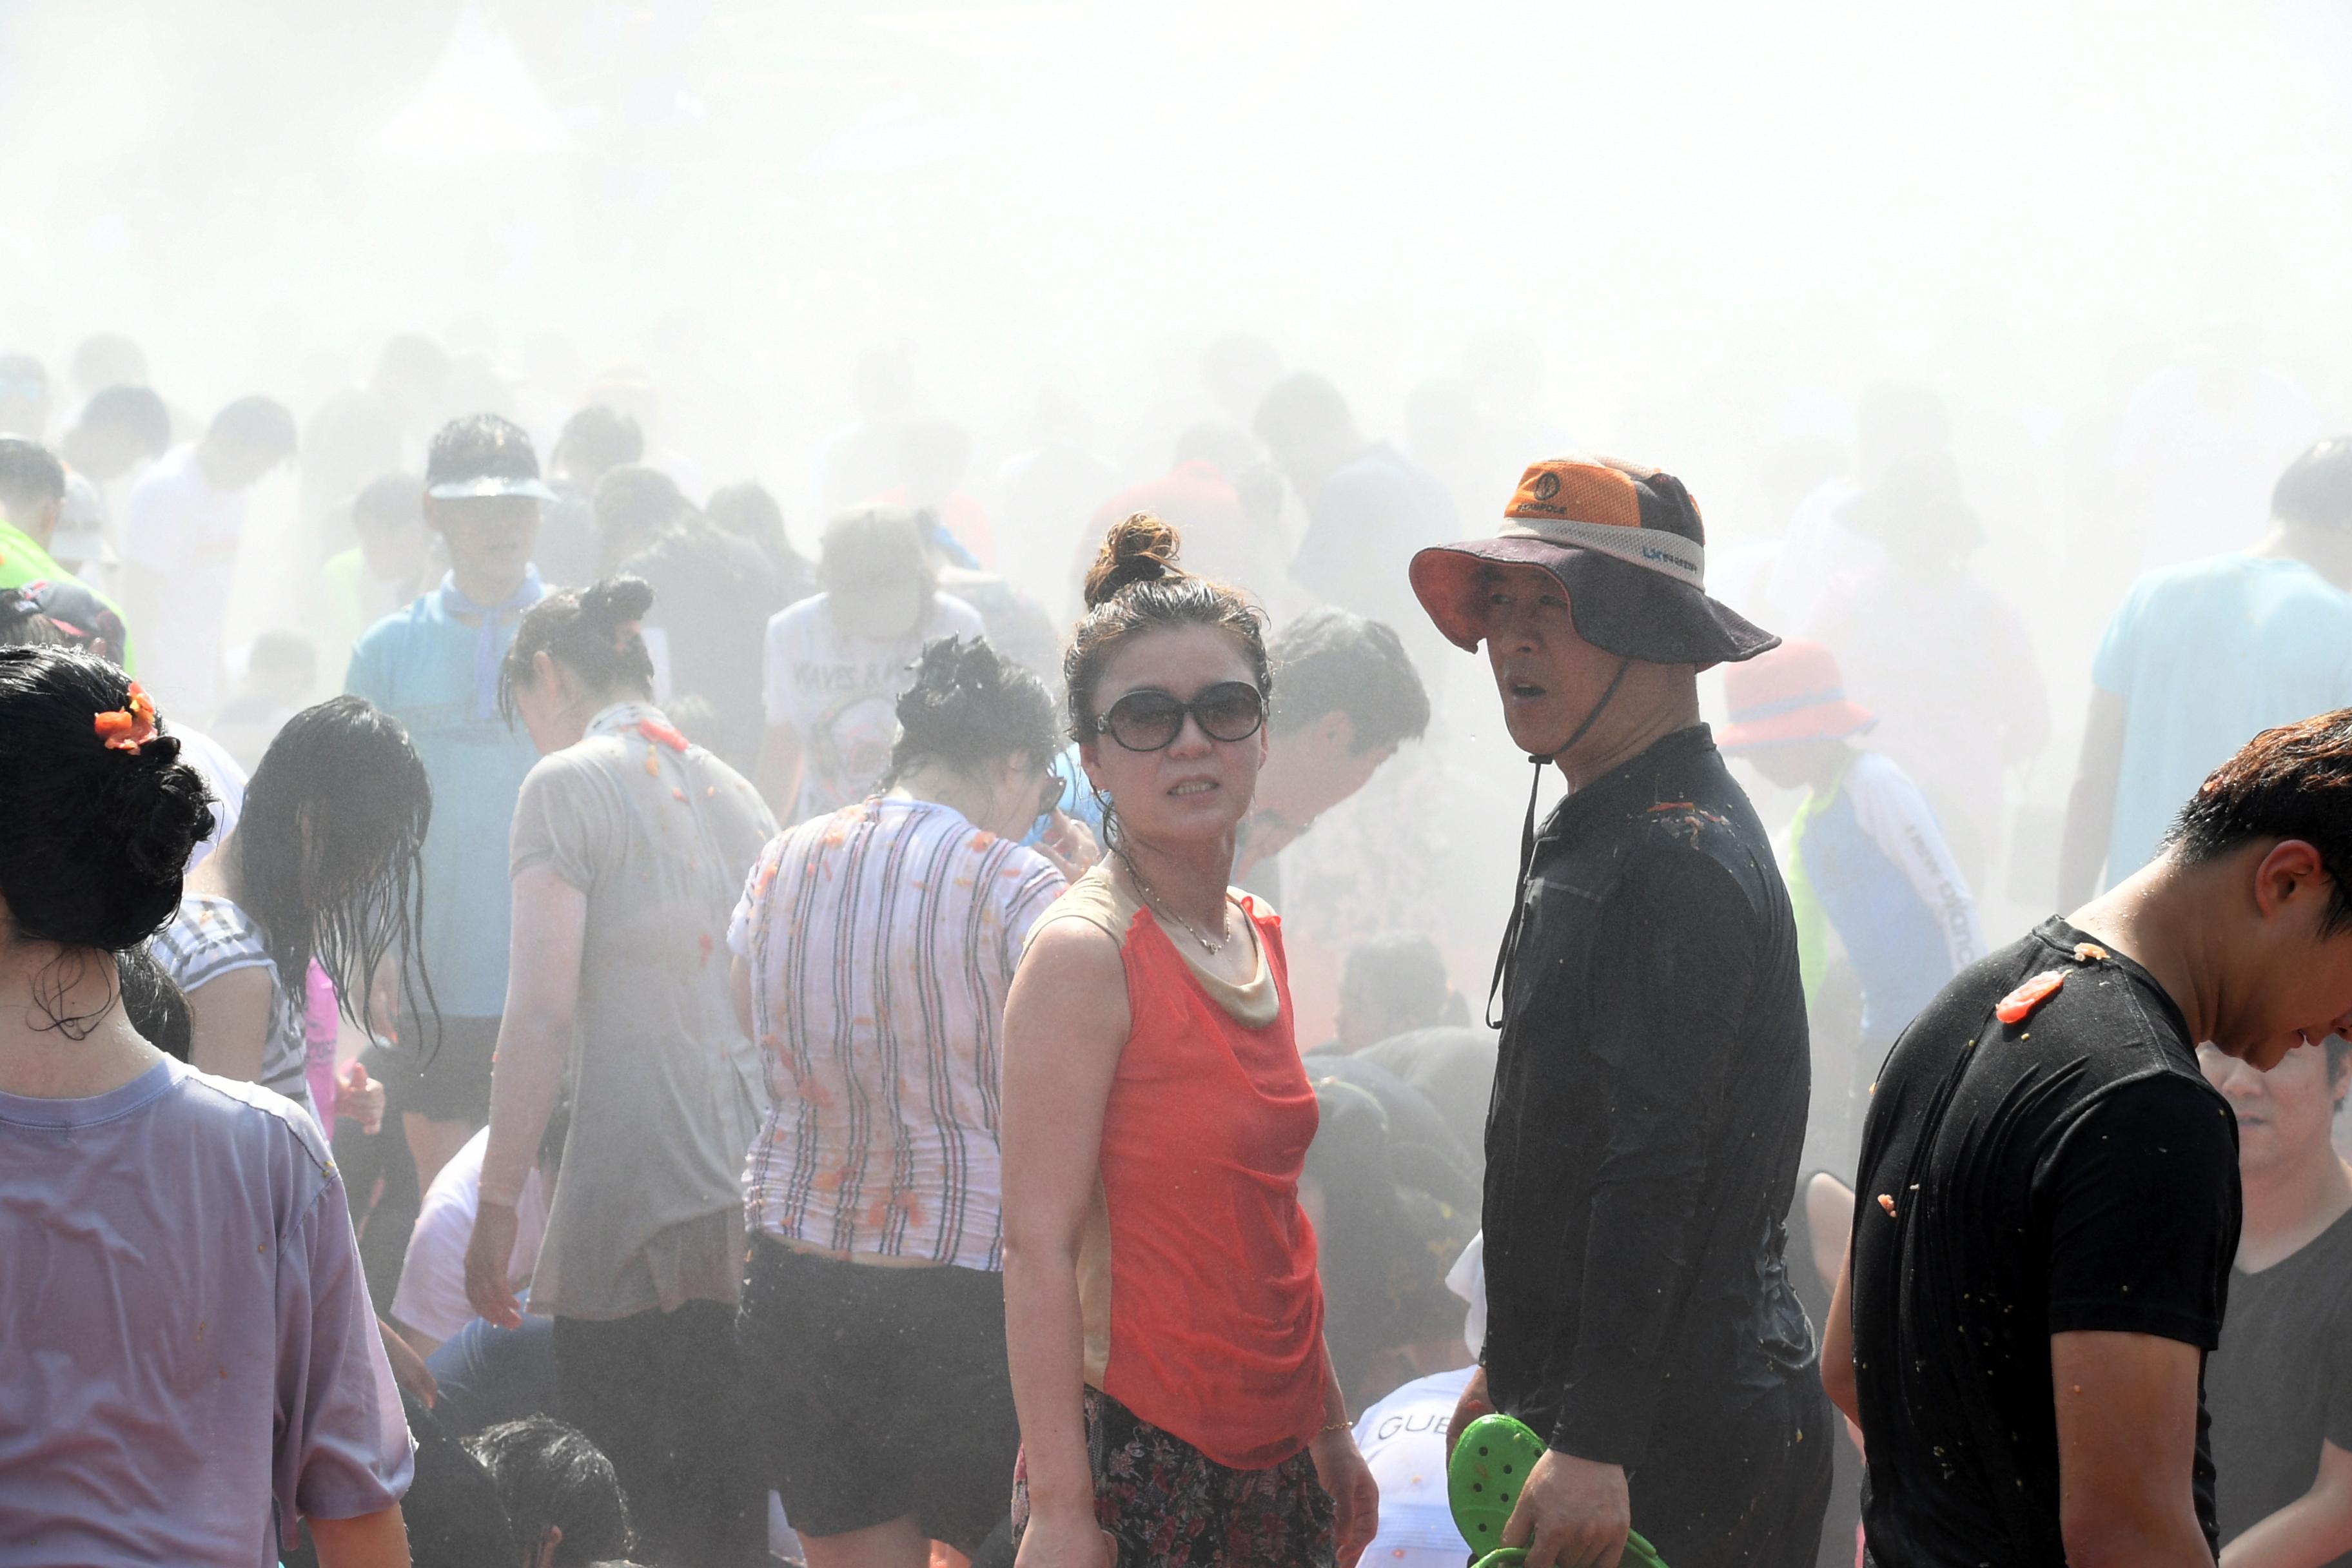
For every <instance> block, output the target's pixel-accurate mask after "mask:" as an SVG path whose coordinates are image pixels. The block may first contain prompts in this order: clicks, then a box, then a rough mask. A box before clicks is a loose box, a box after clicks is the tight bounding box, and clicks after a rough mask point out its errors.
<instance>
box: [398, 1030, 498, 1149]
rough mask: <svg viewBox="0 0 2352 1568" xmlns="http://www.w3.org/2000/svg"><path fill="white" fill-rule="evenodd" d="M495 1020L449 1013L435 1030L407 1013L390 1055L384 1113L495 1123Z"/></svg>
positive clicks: (496, 1046) (476, 1123) (477, 1124)
mask: <svg viewBox="0 0 2352 1568" xmlns="http://www.w3.org/2000/svg"><path fill="white" fill-rule="evenodd" d="M498 1045H499V1021H498V1020H497V1019H496V1018H458V1017H452V1016H446V1015H445V1016H443V1017H442V1019H441V1024H440V1027H439V1028H438V1029H437V1030H436V1028H435V1027H434V1026H433V1024H432V1022H431V1021H430V1020H428V1019H423V1018H416V1017H411V1016H408V1015H406V1014H403V1015H402V1016H401V1019H400V1032H399V1035H398V1037H397V1039H396V1040H395V1042H394V1044H393V1045H392V1046H391V1047H390V1048H389V1049H388V1050H387V1051H386V1052H385V1055H386V1057H387V1058H388V1061H387V1063H386V1066H387V1068H388V1070H387V1071H386V1073H385V1075H384V1083H383V1094H384V1109H385V1110H388V1111H391V1112H392V1113H394V1115H400V1114H404V1113H406V1112H409V1111H414V1112H415V1113H416V1114H417V1115H419V1116H422V1117H424V1118H425V1120H426V1121H470V1122H472V1123H473V1124H474V1125H475V1126H477V1127H487V1126H488V1125H489V1121H490V1057H491V1054H492V1053H493V1052H495V1051H496V1050H497V1049H498Z"/></svg>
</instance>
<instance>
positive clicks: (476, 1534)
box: [400, 1389, 537, 1568]
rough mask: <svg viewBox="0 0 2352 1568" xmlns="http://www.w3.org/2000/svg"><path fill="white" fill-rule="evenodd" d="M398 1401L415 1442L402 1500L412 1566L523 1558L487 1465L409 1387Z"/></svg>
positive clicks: (471, 1567)
mask: <svg viewBox="0 0 2352 1568" xmlns="http://www.w3.org/2000/svg"><path fill="white" fill-rule="evenodd" d="M400 1405H401V1409H402V1411H403V1412H404V1413H405V1414H406V1415H407V1417H408V1430H409V1434H410V1436H412V1437H413V1438H414V1439H415V1444H416V1458H415V1479H412V1480H411V1481H410V1482H409V1485H408V1494H407V1495H406V1496H405V1497H404V1498H402V1499H401V1500H400V1512H401V1517H402V1519H403V1520H404V1521H405V1522H406V1524H407V1526H408V1552H409V1561H410V1563H412V1565H413V1568H488V1565H489V1564H492V1563H499V1564H505V1563H520V1562H523V1561H525V1559H524V1557H523V1554H522V1553H523V1543H522V1542H520V1541H519V1540H518V1539H517V1538H516V1537H517V1531H516V1530H515V1528H514V1521H511V1520H510V1519H509V1518H508V1517H507V1507H506V1502H505V1500H503V1499H502V1498H501V1497H500V1496H499V1483H498V1480H497V1479H496V1478H495V1477H493V1476H492V1475H491V1474H490V1470H489V1467H488V1466H487V1465H485V1464H483V1463H482V1461H481V1460H479V1459H478V1458H475V1457H474V1456H473V1455H472V1454H471V1453H470V1452H468V1451H467V1447H466V1445H465V1444H463V1443H461V1442H459V1441H458V1440H457V1437H456V1436H455V1435H454V1434H452V1433H451V1432H450V1430H449V1428H448V1427H447V1426H445V1425H443V1423H442V1421H441V1418H440V1417H439V1416H438V1415H435V1414H434V1413H433V1412H432V1411H431V1410H429V1409H427V1408H426V1407H425V1403H424V1401H422V1400H420V1399H418V1398H417V1397H416V1396H415V1394H411V1393H409V1392H408V1391H407V1390H406V1389H403V1390H401V1393H400ZM532 1544H534V1545H535V1544H537V1543H536V1542H532Z"/></svg>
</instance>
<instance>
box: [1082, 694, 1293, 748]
mask: <svg viewBox="0 0 2352 1568" xmlns="http://www.w3.org/2000/svg"><path fill="white" fill-rule="evenodd" d="M1188 713H1189V714H1191V715H1192V719H1193V721H1195V722H1196V723H1198V724H1199V725H1200V726H1201V733H1202V734H1203V735H1206V736H1208V737H1209V739H1211V740H1212V741H1246V740H1248V739H1249V738H1250V737H1251V736H1252V735H1255V734H1256V733H1257V732H1258V728H1259V726H1261V725H1263V724H1264V723H1265V697H1264V696H1263V695H1261V694H1260V692H1259V691H1258V689H1257V688H1256V687H1255V686H1252V685H1251V684H1250V683H1249V682H1248V681H1246V680H1225V681H1220V682H1218V683H1217V684H1216V685H1214V686H1212V687H1210V688H1209V689H1207V690H1206V691H1203V692H1202V693H1201V694H1200V695H1199V696H1198V697H1195V698H1193V699H1192V701H1190V702H1179V701H1178V700H1176V699H1175V698H1174V697H1172V696H1171V695H1170V694H1169V693H1167V692H1165V691H1149V690H1147V691H1130V692H1129V693H1128V694H1127V695H1126V696H1124V697H1122V698H1120V699H1119V700H1118V701H1116V702H1114V703H1112V704H1111V705H1110V711H1109V712H1108V713H1105V714H1104V715H1103V716H1102V717H1100V718H1098V719H1097V720H1096V721H1095V733H1097V734H1098V735H1100V734H1108V735H1109V736H1110V738H1111V739H1112V740H1114V741H1117V742H1118V743H1119V744H1120V745H1122V746H1124V747H1126V748H1127V749H1128V750H1129V751H1130V752H1162V751H1166V750H1167V749H1168V748H1169V747H1170V746H1171V745H1173V744H1175V742H1176V737H1177V736H1178V735H1181V734H1182V733H1183V732H1184V717H1185V715H1186V714H1188Z"/></svg>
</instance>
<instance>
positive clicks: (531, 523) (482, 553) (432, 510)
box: [425, 496, 539, 598]
mask: <svg viewBox="0 0 2352 1568" xmlns="http://www.w3.org/2000/svg"><path fill="white" fill-rule="evenodd" d="M425 521H427V522H429V523H431V524H432V525H433V526H434V527H435V528H436V529H438V530H439V531H440V532H441V537H442V539H443V540H444V541H445V542H446V543H447V545H448V547H449V566H450V570H451V571H453V572H455V573H456V574H457V578H458V580H459V582H460V584H464V583H467V582H474V583H478V584H506V593H505V594H500V595H499V597H500V598H504V597H506V595H507V594H511V593H512V592H513V591H514V590H515V588H516V587H517V586H519V585H520V584H521V582H522V580H523V574H525V573H526V572H528V571H529V570H530V552H531V549H532V547H533V546H534V545H536V544H537V543H538V542H539V502H537V501H536V500H532V499H531V498H530V497H529V496H477V497H473V498H469V499H467V500H434V499H432V498H431V497H429V496H428V497H427V498H425Z"/></svg>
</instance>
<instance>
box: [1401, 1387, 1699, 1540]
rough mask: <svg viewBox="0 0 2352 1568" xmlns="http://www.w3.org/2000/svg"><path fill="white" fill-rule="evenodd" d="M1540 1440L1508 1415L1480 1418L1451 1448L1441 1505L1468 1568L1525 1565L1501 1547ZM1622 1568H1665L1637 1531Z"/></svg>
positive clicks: (1540, 1452) (1627, 1537) (1628, 1535)
mask: <svg viewBox="0 0 2352 1568" xmlns="http://www.w3.org/2000/svg"><path fill="white" fill-rule="evenodd" d="M1543 1452H1544V1440H1543V1439H1542V1438H1540V1437H1538V1436H1536V1435H1535V1433H1534V1431H1533V1430H1532V1429H1531V1428H1529V1427H1528V1425H1527V1424H1526V1423H1525V1422H1523V1421H1519V1420H1516V1419H1514V1418H1513V1417H1511V1416H1508V1415H1481V1416H1480V1417H1478V1419H1477V1420H1475V1421H1473V1422H1472V1423H1470V1426H1469V1428H1468V1429H1467V1430H1466V1431H1465V1432H1464V1433H1463V1434H1462V1441H1461V1442H1460V1443H1458V1444H1456V1445H1454V1458H1452V1459H1451V1460H1450V1461H1448V1463H1447V1464H1446V1467H1445V1500H1446V1503H1447V1505H1448V1506H1449V1507H1451V1508H1452V1509H1453V1510H1454V1528H1455V1529H1457V1530H1459V1531H1462V1539H1463V1540H1465V1541H1466V1542H1469V1543H1470V1552H1471V1555H1472V1557H1473V1559H1474V1561H1473V1563H1472V1568H1508V1565H1510V1564H1513V1563H1524V1562H1526V1561H1527V1556H1528V1549H1527V1548H1526V1547H1524V1546H1506V1545H1504V1544H1503V1526H1504V1525H1505V1524H1507V1522H1509V1521H1510V1517H1511V1509H1512V1506H1513V1505H1514V1504H1516V1503H1517V1501H1518V1500H1519V1488H1520V1487H1522V1486H1524V1485H1526V1484H1527V1479H1528V1471H1529V1470H1530V1469H1532V1468H1535V1462H1536V1461H1537V1460H1538V1459H1540V1458H1543ZM1619 1561H1620V1563H1622V1565H1623V1568H1666V1565H1665V1563H1663V1562H1661V1561H1660V1560H1659V1558H1658V1549H1657V1548H1656V1547H1654V1546H1652V1545H1651V1544H1650V1543H1649V1542H1646V1541H1644V1540H1643V1539H1642V1537H1641V1535H1640V1534H1639V1533H1638V1532H1636V1531H1627V1532H1626V1535H1625V1552H1624V1555H1623V1556H1622V1558H1621V1559H1619Z"/></svg>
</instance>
